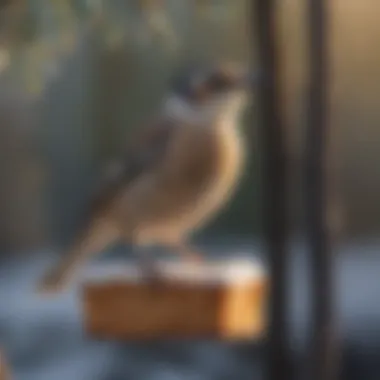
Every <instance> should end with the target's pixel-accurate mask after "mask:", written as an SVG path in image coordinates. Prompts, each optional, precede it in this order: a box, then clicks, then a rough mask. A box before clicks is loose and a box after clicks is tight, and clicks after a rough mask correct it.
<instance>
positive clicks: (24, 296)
mask: <svg viewBox="0 0 380 380" xmlns="http://www.w3.org/2000/svg"><path fill="white" fill-rule="evenodd" d="M234 247H235V246H234ZM234 247H227V246H224V248H223V249H224V250H225V251H226V252H227V253H228V252H233V251H236V248H234ZM218 251H220V249H218ZM240 251H244V253H250V252H254V247H253V246H251V247H250V246H247V245H245V246H244V247H242V248H241V249H240ZM343 251H344V252H343V253H344V254H340V255H339V256H338V260H337V268H338V276H337V281H338V287H339V294H338V299H339V312H340V317H341V331H342V333H343V335H344V340H345V342H346V343H348V347H349V352H348V353H349V355H350V359H349V363H348V367H349V368H350V371H348V372H349V374H350V377H347V379H348V378H350V379H351V378H352V379H356V377H355V376H354V373H355V369H357V368H359V367H360V366H362V365H365V366H366V367H367V369H369V368H372V371H377V376H376V377H373V379H375V378H376V379H377V380H378V378H379V373H380V371H379V370H378V369H377V366H376V365H375V363H376V362H377V361H378V359H379V357H378V355H379V356H380V349H377V347H380V344H379V343H378V342H380V302H379V298H380V244H365V245H355V246H354V245H351V246H349V247H347V248H345V249H344V250H343ZM52 260H53V258H52V257H51V255H47V254H46V255H44V254H40V255H38V256H37V257H36V256H34V257H33V259H32V258H30V259H28V260H26V259H25V258H24V259H23V260H22V261H17V260H12V261H9V262H2V263H1V266H0V305H1V308H0V342H1V345H2V346H3V348H4V350H5V352H6V353H7V356H8V360H9V361H10V364H11V367H12V369H13V373H14V380H67V379H73V380H118V379H120V380H121V379H123V380H126V379H127V380H128V379H133V380H134V379H143V380H161V379H162V380H171V379H173V380H175V379H181V380H187V379H188V380H202V379H205V380H206V379H208V380H213V379H215V380H217V379H218V380H223V379H225V380H227V379H235V378H236V379H240V380H245V379H247V380H248V379H250V380H252V379H253V378H257V379H261V375H260V373H261V371H260V357H259V352H260V350H259V349H258V347H256V346H255V345H250V347H248V346H247V345H244V346H243V345H240V346H239V345H234V346H233V347H232V346H231V345H227V344H222V343H218V342H193V343H181V342H166V343H158V342H157V343H150V344H137V343H136V344H128V343H120V342H104V341H103V342H101V341H94V340H92V339H90V338H89V337H87V336H85V334H84V332H83V330H82V324H81V321H82V319H81V308H80V303H79V298H78V293H77V289H76V288H75V287H74V288H73V289H72V290H70V291H69V292H67V293H65V294H63V295H62V296H59V297H57V298H51V299H44V298H41V297H40V296H38V295H36V294H35V293H34V285H35V283H36V281H37V279H38V278H39V276H40V275H41V274H42V273H43V272H44V270H45V269H46V268H47V267H48V266H49V265H51V263H52ZM99 265H101V263H100V262H95V263H93V264H92V265H90V266H89V268H88V271H92V270H93V268H96V267H98V266H99ZM306 279H307V272H306V270H305V261H304V259H303V257H302V255H300V249H299V248H298V249H295V255H294V260H292V273H291V283H292V301H291V306H292V327H293V331H294V334H293V337H294V345H295V348H298V349H300V348H301V347H302V337H303V332H304V328H305V319H306V316H307V307H306V305H307V297H308V296H307V286H306V285H305V280H306ZM346 351H347V350H346ZM254 352H256V353H257V355H256V359H255V360H254V361H253V360H252V358H253V353H254ZM351 356H352V357H351ZM374 376H375V375H374ZM363 379H364V378H363ZM371 379H372V378H371V376H370V375H369V374H368V375H367V376H365V380H371Z"/></svg>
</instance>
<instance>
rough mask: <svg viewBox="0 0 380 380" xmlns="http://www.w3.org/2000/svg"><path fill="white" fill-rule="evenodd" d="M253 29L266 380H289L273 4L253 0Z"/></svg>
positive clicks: (283, 174)
mask: <svg viewBox="0 0 380 380" xmlns="http://www.w3.org/2000/svg"><path fill="white" fill-rule="evenodd" d="M253 3H254V7H253V9H252V11H253V18H254V20H253V25H255V26H256V28H255V37H256V41H257V46H258V51H257V52H258V60H259V65H260V70H261V72H262V74H263V80H262V81H261V82H260V88H259V94H258V102H259V111H260V116H261V120H260V132H261V141H262V148H263V152H262V160H263V166H262V175H263V177H262V179H263V191H262V195H263V209H262V213H263V223H264V225H263V228H264V238H265V244H266V248H267V251H268V256H269V272H270V273H269V275H270V281H271V282H270V296H269V321H268V322H269V326H268V329H269V330H268V352H267V354H268V363H267V378H268V380H290V379H291V358H290V352H289V349H288V348H289V347H288V344H287V335H286V331H287V327H288V326H287V319H286V304H287V299H286V298H287V297H286V282H287V281H286V272H285V268H286V267H287V247H286V245H287V233H288V231H287V225H288V215H287V204H286V203H287V188H288V185H287V175H288V165H287V154H286V143H285V129H284V128H285V126H284V122H283V115H282V109H281V108H282V103H281V97H280V75H279V71H280V70H279V69H280V68H279V62H278V47H277V43H276V42H277V41H276V17H275V10H276V9H275V8H276V7H275V4H276V2H275V1H274V0H254V2H253Z"/></svg>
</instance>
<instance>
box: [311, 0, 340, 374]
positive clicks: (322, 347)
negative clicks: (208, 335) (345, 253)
mask: <svg viewBox="0 0 380 380" xmlns="http://www.w3.org/2000/svg"><path fill="white" fill-rule="evenodd" d="M308 8H309V9H308V10H309V49H310V50H309V69H310V73H309V75H310V83H309V108H308V125H307V135H306V153H305V156H306V168H305V169H306V173H305V181H306V182H305V190H306V193H305V197H306V222H307V223H306V228H307V238H308V243H309V246H310V250H311V266H312V271H311V273H312V276H313V278H312V295H313V299H312V301H313V313H312V318H313V320H312V330H311V352H310V355H311V357H310V359H311V363H310V364H311V366H310V367H309V370H310V373H309V374H308V375H307V378H308V379H310V380H333V379H336V375H337V373H336V370H337V367H336V363H335V359H336V353H335V329H334V327H335V326H334V309H333V306H334V305H333V298H334V293H333V290H334V289H333V288H334V287H333V265H332V264H333V259H332V244H331V232H330V229H329V227H330V226H329V221H328V216H329V212H328V207H329V206H330V204H331V202H330V199H329V191H330V189H329V187H328V186H329V182H328V174H329V173H328V166H329V163H330V164H331V162H330V159H331V157H329V155H328V44H327V41H328V25H327V20H326V16H327V15H326V13H327V9H326V8H327V2H326V1H324V0H308Z"/></svg>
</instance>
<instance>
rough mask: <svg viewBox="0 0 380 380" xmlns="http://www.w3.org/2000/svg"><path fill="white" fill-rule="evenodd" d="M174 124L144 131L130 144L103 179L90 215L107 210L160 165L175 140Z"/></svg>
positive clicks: (148, 127)
mask: <svg viewBox="0 0 380 380" xmlns="http://www.w3.org/2000/svg"><path fill="white" fill-rule="evenodd" d="M173 131H174V124H173V123H171V122H170V121H167V120H162V121H161V122H159V123H153V124H150V125H149V126H147V127H146V128H143V129H142V130H141V131H140V132H139V133H138V134H136V135H135V136H134V138H133V139H132V140H131V141H130V143H129V144H128V145H129V147H128V148H127V149H126V154H125V156H124V157H123V158H122V159H121V160H120V161H118V162H116V163H115V164H114V165H113V166H112V167H111V168H110V170H109V171H108V173H106V175H105V176H104V178H103V179H102V183H101V186H100V189H99V190H98V192H97V193H96V194H95V196H94V199H93V201H92V203H91V205H90V213H91V214H93V213H96V212H99V211H101V210H103V209H104V208H105V207H107V205H108V204H109V202H110V201H112V199H114V197H115V196H116V195H117V194H119V191H120V190H121V189H125V188H126V187H128V185H129V184H131V183H133V182H134V181H135V180H136V179H138V178H139V177H140V176H141V175H144V174H145V173H146V172H147V171H149V170H152V169H153V168H154V167H155V166H156V165H158V164H159V163H160V162H161V160H162V158H163V157H164V155H165V152H166V150H167V147H168V144H169V142H170V141H171V139H172V137H173Z"/></svg>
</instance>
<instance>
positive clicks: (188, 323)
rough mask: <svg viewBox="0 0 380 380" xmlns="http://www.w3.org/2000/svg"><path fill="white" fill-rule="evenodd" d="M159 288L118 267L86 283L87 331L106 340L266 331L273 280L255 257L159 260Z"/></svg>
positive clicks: (236, 336)
mask: <svg viewBox="0 0 380 380" xmlns="http://www.w3.org/2000/svg"><path fill="white" fill-rule="evenodd" d="M158 268H159V270H160V273H162V276H163V278H164V282H163V283H162V284H160V285H159V286H152V284H148V283H146V282H144V281H143V280H142V278H141V273H140V272H139V269H138V268H137V267H136V266H135V265H133V264H129V265H126V264H125V263H124V264H120V265H117V266H115V265H112V266H110V267H107V268H104V267H103V268H102V273H100V274H98V275H95V274H93V275H92V276H91V277H88V278H86V280H85V282H84V286H83V302H84V318H85V328H86V330H87V332H88V333H89V334H90V335H91V336H93V337H98V338H106V339H124V340H140V339H171V338H223V339H232V340H239V339H252V338H257V337H258V336H260V335H261V334H262V332H263V329H264V325H265V323H264V321H265V318H264V302H265V298H266V297H265V295H266V288H267V280H266V276H265V275H264V272H263V268H262V266H260V264H259V263H257V262H254V261H252V260H248V259H246V260H239V259H236V260H219V261H214V262H208V263H205V264H191V263H184V262H182V261H174V262H173V261H171V262H170V261H169V262H159V263H158Z"/></svg>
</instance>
